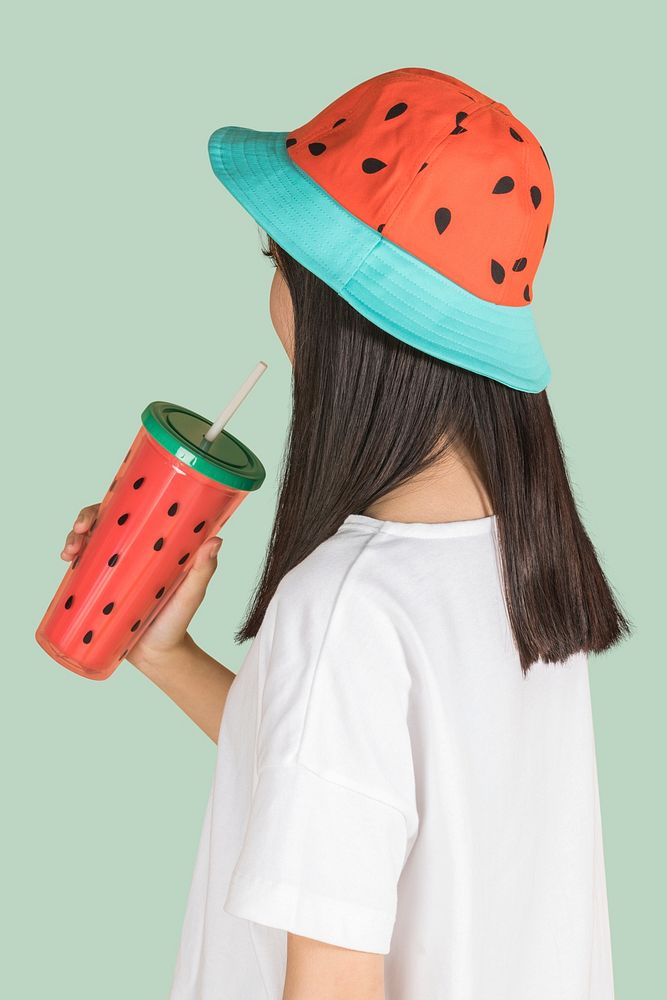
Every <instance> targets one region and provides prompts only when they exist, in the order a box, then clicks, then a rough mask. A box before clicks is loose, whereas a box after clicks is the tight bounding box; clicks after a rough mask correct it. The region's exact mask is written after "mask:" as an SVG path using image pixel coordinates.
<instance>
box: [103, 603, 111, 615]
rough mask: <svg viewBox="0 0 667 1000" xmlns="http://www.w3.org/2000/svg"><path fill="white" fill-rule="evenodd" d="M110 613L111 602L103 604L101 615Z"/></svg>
mask: <svg viewBox="0 0 667 1000" xmlns="http://www.w3.org/2000/svg"><path fill="white" fill-rule="evenodd" d="M112 611H113V601H109V603H108V604H105V605H104V607H103V608H102V614H103V615H110V614H111V612H112Z"/></svg>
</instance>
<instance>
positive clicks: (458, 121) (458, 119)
mask: <svg viewBox="0 0 667 1000" xmlns="http://www.w3.org/2000/svg"><path fill="white" fill-rule="evenodd" d="M467 117H468V112H467V111H457V112H456V128H453V129H452V131H451V132H450V135H460V134H461V132H467V131H468V129H467V128H462V127H461V122H462V121H463V119H464V118H467Z"/></svg>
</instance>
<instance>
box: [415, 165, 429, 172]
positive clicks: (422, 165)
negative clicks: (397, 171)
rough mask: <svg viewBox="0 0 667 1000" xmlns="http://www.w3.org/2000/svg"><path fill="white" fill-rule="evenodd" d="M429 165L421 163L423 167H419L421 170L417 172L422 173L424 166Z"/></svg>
mask: <svg viewBox="0 0 667 1000" xmlns="http://www.w3.org/2000/svg"><path fill="white" fill-rule="evenodd" d="M427 166H428V163H422V165H421V167H420V168H419V170H418V171H417V173H418V174H419V173H421V172H422V170H423V169H424V167H427Z"/></svg>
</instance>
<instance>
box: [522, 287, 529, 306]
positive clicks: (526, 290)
mask: <svg viewBox="0 0 667 1000" xmlns="http://www.w3.org/2000/svg"><path fill="white" fill-rule="evenodd" d="M523 297H524V299H525V300H526V302H530V285H526V287H525V288H524V290H523Z"/></svg>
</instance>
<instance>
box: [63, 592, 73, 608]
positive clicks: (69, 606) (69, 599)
mask: <svg viewBox="0 0 667 1000" xmlns="http://www.w3.org/2000/svg"><path fill="white" fill-rule="evenodd" d="M73 604H74V594H70V595H69V597H68V598H67V600H66V601H65V607H66V608H67V610H68V611H69V609H70V608H71V607H72V605H73Z"/></svg>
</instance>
